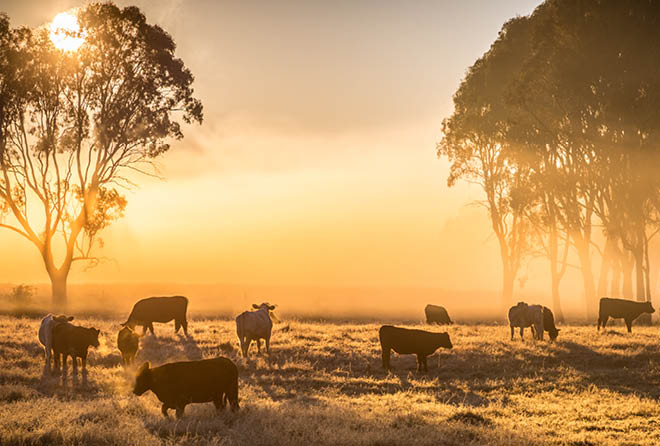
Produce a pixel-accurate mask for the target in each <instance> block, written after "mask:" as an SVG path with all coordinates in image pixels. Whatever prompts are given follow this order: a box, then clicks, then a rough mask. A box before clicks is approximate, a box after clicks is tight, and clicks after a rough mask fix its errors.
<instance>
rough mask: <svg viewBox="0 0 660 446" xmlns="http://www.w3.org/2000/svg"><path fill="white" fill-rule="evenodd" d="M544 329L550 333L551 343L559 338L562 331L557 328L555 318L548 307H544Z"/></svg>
mask: <svg viewBox="0 0 660 446" xmlns="http://www.w3.org/2000/svg"><path fill="white" fill-rule="evenodd" d="M543 328H544V329H545V331H547V332H548V336H550V340H551V341H554V340H555V339H557V336H559V332H560V330H559V329H558V328H557V327H555V316H554V315H553V314H552V311H550V308H548V307H543ZM532 330H534V325H532Z"/></svg>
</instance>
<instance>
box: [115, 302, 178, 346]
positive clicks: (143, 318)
mask: <svg viewBox="0 0 660 446" xmlns="http://www.w3.org/2000/svg"><path fill="white" fill-rule="evenodd" d="M187 310H188V299H187V298H186V297H184V296H170V297H148V298H146V299H142V300H139V301H138V302H137V303H136V304H135V305H134V306H133V310H132V311H131V314H130V315H129V316H128V320H127V321H126V322H124V323H123V324H122V325H123V326H128V327H130V328H132V329H135V326H136V325H142V334H143V335H144V334H145V333H146V332H147V328H149V331H150V332H151V334H152V335H153V334H154V325H153V323H154V322H163V323H165V322H169V321H171V320H172V319H174V332H175V333H178V332H179V328H181V327H183V332H184V333H185V334H186V336H188V321H187V320H186V311H187Z"/></svg>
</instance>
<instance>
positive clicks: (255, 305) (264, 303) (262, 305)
mask: <svg viewBox="0 0 660 446" xmlns="http://www.w3.org/2000/svg"><path fill="white" fill-rule="evenodd" d="M252 308H254V309H255V310H261V309H262V308H265V309H266V310H270V311H273V310H274V309H275V305H271V304H269V303H268V302H263V303H262V304H261V305H257V304H252Z"/></svg>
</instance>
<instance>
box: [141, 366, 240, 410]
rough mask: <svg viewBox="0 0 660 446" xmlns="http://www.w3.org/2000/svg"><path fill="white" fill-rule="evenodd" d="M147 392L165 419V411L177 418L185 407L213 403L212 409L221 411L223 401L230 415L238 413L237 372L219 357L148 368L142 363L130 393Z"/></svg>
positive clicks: (223, 405) (223, 406) (234, 367)
mask: <svg viewBox="0 0 660 446" xmlns="http://www.w3.org/2000/svg"><path fill="white" fill-rule="evenodd" d="M147 390H151V391H152V392H153V393H155V394H156V396H157V397H158V399H159V400H160V402H161V403H163V406H162V408H161V412H162V413H163V415H164V416H165V417H167V410H168V409H176V417H177V418H181V417H182V416H183V412H184V410H185V408H186V405H187V404H190V403H208V402H213V404H214V405H215V407H216V409H217V410H218V411H221V410H223V409H224V408H225V406H226V404H227V400H229V403H230V405H231V408H232V410H233V411H234V412H236V411H237V410H238V369H237V368H236V364H234V363H233V362H232V361H231V360H230V359H228V358H224V357H222V356H220V357H217V358H213V359H203V360H200V361H184V362H172V363H169V364H165V365H161V366H160V367H154V368H150V365H149V363H148V362H146V363H144V364H143V365H142V366H141V367H140V369H139V370H138V372H137V376H136V378H135V386H134V388H133V393H134V394H136V395H138V396H140V395H142V394H143V393H145V392H146V391H147Z"/></svg>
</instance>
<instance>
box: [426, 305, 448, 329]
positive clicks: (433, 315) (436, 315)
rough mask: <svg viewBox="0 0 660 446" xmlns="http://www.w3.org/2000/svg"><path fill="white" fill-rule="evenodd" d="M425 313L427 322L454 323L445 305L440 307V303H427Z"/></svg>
mask: <svg viewBox="0 0 660 446" xmlns="http://www.w3.org/2000/svg"><path fill="white" fill-rule="evenodd" d="M424 313H426V323H427V324H432V323H436V324H439V325H444V324H453V322H452V320H451V319H449V314H447V310H445V307H439V306H438V305H430V304H429V305H427V306H426V308H424Z"/></svg>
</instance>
